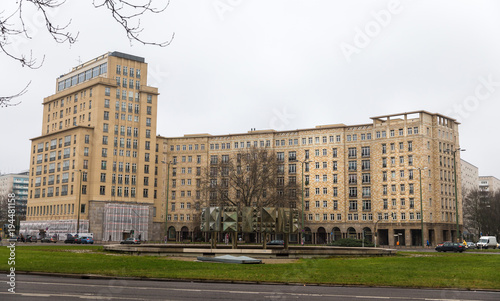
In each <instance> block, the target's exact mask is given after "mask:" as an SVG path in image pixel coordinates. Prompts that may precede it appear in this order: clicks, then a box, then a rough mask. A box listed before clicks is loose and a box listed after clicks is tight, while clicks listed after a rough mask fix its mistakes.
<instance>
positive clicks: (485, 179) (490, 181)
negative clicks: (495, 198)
mask: <svg viewBox="0 0 500 301" xmlns="http://www.w3.org/2000/svg"><path fill="white" fill-rule="evenodd" d="M478 184H479V191H485V192H488V191H491V192H495V191H499V190H500V180H499V179H497V178H496V177H494V176H479V183H478Z"/></svg>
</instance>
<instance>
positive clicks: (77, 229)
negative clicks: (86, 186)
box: [76, 169, 82, 237]
mask: <svg viewBox="0 0 500 301" xmlns="http://www.w3.org/2000/svg"><path fill="white" fill-rule="evenodd" d="M76 171H78V173H79V174H80V191H79V193H78V208H77V211H78V217H77V220H76V236H77V237H78V234H79V233H80V211H82V210H81V208H80V207H81V206H82V205H81V203H82V170H81V169H77V170H76Z"/></svg>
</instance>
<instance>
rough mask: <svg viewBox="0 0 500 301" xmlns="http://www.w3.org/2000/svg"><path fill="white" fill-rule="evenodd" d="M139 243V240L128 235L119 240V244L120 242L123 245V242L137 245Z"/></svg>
mask: <svg viewBox="0 0 500 301" xmlns="http://www.w3.org/2000/svg"><path fill="white" fill-rule="evenodd" d="M140 243H141V242H140V241H139V240H138V239H137V238H133V237H129V238H127V239H125V240H122V241H120V244H122V245H124V244H125V245H128V244H136V245H138V244H140Z"/></svg>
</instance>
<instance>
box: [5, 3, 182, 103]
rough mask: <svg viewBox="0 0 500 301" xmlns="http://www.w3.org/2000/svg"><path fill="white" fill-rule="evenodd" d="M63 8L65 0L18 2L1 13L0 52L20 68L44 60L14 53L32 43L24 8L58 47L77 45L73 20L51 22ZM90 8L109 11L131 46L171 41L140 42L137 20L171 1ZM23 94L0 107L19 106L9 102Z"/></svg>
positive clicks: (163, 44) (10, 98) (97, 5)
mask: <svg viewBox="0 0 500 301" xmlns="http://www.w3.org/2000/svg"><path fill="white" fill-rule="evenodd" d="M65 4H66V0H17V1H16V3H15V9H14V11H11V12H6V11H5V10H3V11H0V52H3V53H4V54H5V55H6V56H8V57H10V58H11V59H14V60H15V61H18V62H19V63H21V66H23V67H28V68H31V69H37V68H40V67H41V66H42V64H43V62H44V60H45V56H43V57H42V60H41V62H40V63H39V62H38V61H37V59H36V58H34V57H33V51H32V50H31V51H30V52H29V55H27V54H25V53H21V54H18V53H16V50H17V49H16V48H17V46H18V45H17V42H18V41H19V40H20V39H28V40H29V39H32V36H31V35H30V33H29V31H30V28H29V27H28V26H27V25H29V24H28V23H26V18H27V17H28V16H27V15H26V14H27V13H26V10H25V8H30V7H31V8H35V9H36V11H37V12H39V13H41V16H42V18H43V22H44V25H45V26H44V27H45V30H46V31H47V32H48V33H49V34H50V35H51V36H52V38H53V39H54V41H56V42H57V43H69V44H70V45H71V44H74V43H76V41H77V38H78V35H79V32H76V33H73V32H71V31H70V30H69V27H70V25H71V21H72V20H71V19H70V20H69V21H68V22H67V23H66V24H65V25H59V24H57V23H56V22H55V21H54V17H53V16H52V14H51V13H53V12H54V11H56V10H57V9H58V8H60V7H61V6H63V5H65ZM92 4H93V6H94V8H96V9H98V8H101V7H104V8H106V9H107V10H109V12H110V13H111V16H112V17H113V19H114V20H115V21H116V22H117V23H119V24H120V25H121V26H122V28H123V29H124V30H125V32H126V35H127V38H128V39H129V40H130V41H131V42H132V41H137V42H139V43H141V44H143V45H155V46H160V47H165V46H168V45H170V43H171V42H172V40H173V38H174V34H172V36H171V38H170V40H167V41H163V42H151V41H146V40H144V39H142V37H141V36H140V35H141V33H142V31H143V28H142V27H141V22H140V18H141V17H142V16H146V15H147V14H159V13H162V12H163V11H164V10H165V9H167V7H168V6H169V4H170V0H167V3H166V5H165V6H164V7H163V8H156V7H155V6H154V4H153V0H92ZM27 86H29V84H28V85H27ZM27 86H26V87H27ZM25 92H26V88H25V89H23V91H21V92H20V93H18V94H16V95H12V96H7V97H2V98H1V99H2V102H1V106H0V107H5V106H11V105H17V104H19V103H16V104H10V101H11V100H12V98H14V97H19V96H21V95H23V94H24V93H25Z"/></svg>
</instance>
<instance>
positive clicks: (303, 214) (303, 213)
mask: <svg viewBox="0 0 500 301" xmlns="http://www.w3.org/2000/svg"><path fill="white" fill-rule="evenodd" d="M301 163H302V170H301V171H302V234H301V236H302V237H301V240H302V245H304V239H305V238H304V234H305V232H304V217H305V212H304V163H309V161H301Z"/></svg>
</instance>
